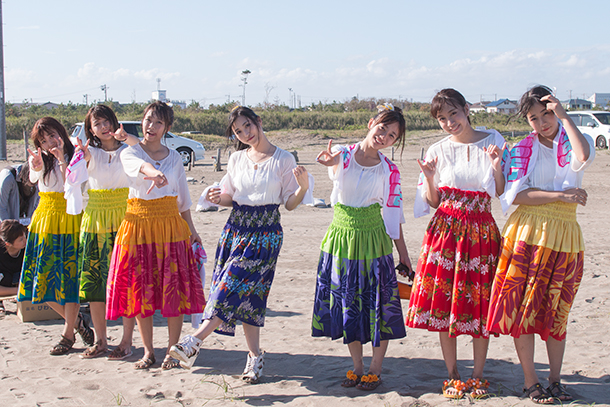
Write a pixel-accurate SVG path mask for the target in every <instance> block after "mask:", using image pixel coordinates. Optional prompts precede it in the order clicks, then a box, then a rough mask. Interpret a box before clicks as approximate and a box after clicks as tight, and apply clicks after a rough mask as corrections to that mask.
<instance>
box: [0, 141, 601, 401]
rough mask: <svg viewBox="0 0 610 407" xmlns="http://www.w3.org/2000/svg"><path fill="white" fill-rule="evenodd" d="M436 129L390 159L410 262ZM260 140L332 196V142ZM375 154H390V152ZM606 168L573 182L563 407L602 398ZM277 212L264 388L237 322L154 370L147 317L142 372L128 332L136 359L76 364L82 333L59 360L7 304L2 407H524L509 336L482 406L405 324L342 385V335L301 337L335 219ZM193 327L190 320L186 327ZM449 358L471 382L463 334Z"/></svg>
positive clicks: (37, 326) (0, 358)
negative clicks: (574, 254)
mask: <svg viewBox="0 0 610 407" xmlns="http://www.w3.org/2000/svg"><path fill="white" fill-rule="evenodd" d="M440 137H442V135H441V134H440V133H425V134H421V135H415V136H410V137H409V138H408V139H407V145H406V146H405V150H404V153H403V154H402V158H401V156H400V153H399V152H396V156H395V163H396V164H397V165H398V166H399V169H400V171H401V174H402V187H403V198H404V208H405V217H406V219H407V223H406V224H405V225H403V228H404V233H405V239H406V243H407V247H408V249H409V254H410V257H411V261H412V263H413V265H415V264H416V262H417V257H418V254H419V249H420V246H421V242H422V238H423V234H424V230H425V228H426V225H427V223H428V222H429V220H430V216H426V217H423V218H419V219H414V218H413V202H414V196H415V186H416V182H417V176H418V172H419V169H418V166H417V163H416V162H415V160H416V158H418V157H419V155H420V151H421V148H427V147H428V146H430V145H431V144H432V143H433V142H434V141H436V140H438V139H439V138H440ZM270 140H271V142H273V143H275V144H276V145H278V146H279V147H281V148H284V149H286V150H289V151H292V150H297V152H298V157H299V160H300V164H302V165H304V166H305V167H306V168H307V170H308V171H309V172H311V173H312V174H313V176H314V178H315V181H316V182H315V189H314V196H315V197H316V198H321V199H324V200H325V201H326V202H329V198H330V191H331V187H332V184H331V181H330V180H329V179H328V175H327V170H326V168H325V167H323V166H321V165H319V164H316V163H315V157H316V155H317V154H318V152H319V151H320V150H322V149H324V148H325V147H326V144H327V143H328V140H327V139H325V138H323V137H321V136H305V135H298V136H294V137H289V136H285V135H284V136H282V135H273V136H272V137H270ZM352 141H355V140H352ZM337 142H345V140H337ZM8 150H9V151H8V164H13V163H17V162H22V161H23V156H24V154H23V146H22V145H21V144H19V145H17V144H9V146H8ZM385 152H386V153H387V154H388V155H390V151H385ZM212 155H214V152H213V151H208V152H207V155H206V159H205V160H204V161H203V162H202V161H199V162H197V164H196V165H195V166H194V167H193V168H192V170H191V171H187V177H192V178H194V181H193V182H191V184H190V192H191V198H192V200H193V207H192V212H193V220H194V222H195V226H196V227H197V231H198V232H199V234H200V236H201V238H202V240H203V243H204V247H205V249H206V251H207V253H208V257H209V262H208V267H207V269H208V273H207V281H206V290H205V292H206V297H207V292H208V288H209V282H210V277H211V271H210V270H211V266H212V264H213V258H214V253H215V250H216V243H217V240H218V238H219V236H220V232H221V229H222V227H223V225H224V223H225V221H226V219H227V217H228V214H229V209H226V208H225V209H221V210H220V211H217V212H195V203H196V202H197V200H198V198H199V195H200V194H201V192H202V191H203V189H204V188H205V187H206V186H207V185H209V184H211V183H213V182H214V181H218V180H220V178H221V177H222V175H223V174H224V172H214V171H213V166H212V158H211V156H212ZM222 162H223V163H225V164H226V162H227V157H226V154H223V157H222ZM609 174H610V153H609V152H608V150H605V151H601V150H598V151H597V156H596V159H595V162H594V163H593V165H592V166H591V167H590V169H589V170H588V171H587V173H586V175H585V178H584V185H583V186H584V188H585V189H586V190H587V191H588V193H589V199H588V203H587V206H586V207H581V206H579V207H578V211H577V215H578V220H579V222H580V225H581V227H582V230H583V234H584V238H585V245H586V251H585V272H584V277H583V280H582V284H581V287H580V291H579V292H578V295H577V296H576V301H575V303H574V306H573V308H572V312H571V314H570V319H569V323H568V336H567V347H566V348H567V350H566V354H565V358H564V365H563V381H564V383H565V384H566V385H567V386H568V389H569V391H570V392H571V394H573V395H574V396H575V398H577V399H578V401H576V402H574V403H572V404H571V405H592V404H595V405H610V339H609V330H610V301H609V299H608V298H609V293H610V278H609V276H610V272H609V271H608V269H607V268H606V265H608V263H609V262H610V255H609V254H608V248H609V246H610V245H609V244H608V242H607V241H606V233H609V231H610V220H609V217H608V214H607V208H608V204H609V202H610V177H609ZM281 213H282V225H283V227H284V244H283V247H282V251H281V254H280V257H279V260H278V264H277V271H276V276H275V280H274V283H273V286H272V289H271V294H270V296H269V302H268V311H267V319H266V323H265V327H264V328H263V329H262V332H261V345H262V347H263V349H264V350H265V351H266V352H267V355H266V358H265V362H266V364H265V371H264V373H265V376H264V378H263V380H262V382H261V383H260V384H258V385H248V384H244V383H243V382H242V381H241V379H240V374H241V372H242V370H243V367H244V365H245V362H246V354H247V348H246V344H245V339H244V336H243V331H242V330H241V327H238V329H237V335H236V336H235V337H228V336H222V335H217V334H213V335H212V336H210V337H209V338H208V339H207V340H206V341H205V342H204V345H203V347H202V350H201V353H200V355H199V358H198V359H197V362H196V363H195V366H193V368H192V369H191V370H184V369H174V370H170V371H163V370H162V369H161V367H160V362H161V361H162V360H163V356H164V354H165V350H166V346H167V328H166V322H165V320H164V319H163V318H162V317H161V316H160V315H159V314H157V315H156V316H155V318H154V321H155V328H154V343H155V348H156V359H157V363H156V364H155V366H154V367H153V368H151V369H150V370H144V371H140V370H134V368H133V363H134V362H135V361H136V360H138V359H139V358H140V357H141V356H142V354H143V348H142V343H141V340H140V336H139V334H138V333H137V332H136V333H134V354H133V356H131V357H130V358H129V359H127V360H125V361H118V362H116V361H108V360H106V358H97V359H92V360H84V359H81V358H80V357H79V354H80V353H81V352H82V351H83V350H84V345H83V344H82V342H80V339H77V342H76V345H75V347H74V349H73V350H72V351H71V352H70V353H69V354H68V355H66V356H50V355H49V350H50V349H51V347H52V346H53V345H54V344H55V343H56V342H57V340H58V339H59V337H60V333H61V330H62V325H63V323H62V321H60V320H51V321H40V322H30V323H22V322H21V321H20V320H19V318H18V317H17V315H16V313H15V312H16V304H15V303H14V302H5V305H6V308H7V311H8V312H7V315H6V317H5V318H4V319H2V320H0V328H1V330H0V405H1V406H58V407H59V406H114V405H122V406H149V405H154V406H165V405H182V406H202V405H206V406H217V405H223V406H224V405H235V406H240V405H250V406H271V405H280V404H289V405H293V406H314V405H316V406H320V405H336V406H339V405H341V406H343V405H350V406H437V405H438V406H442V405H453V406H455V405H460V406H466V405H470V404H476V405H479V406H521V405H524V406H533V405H534V404H533V403H532V402H531V401H530V400H529V399H524V398H521V394H522V392H521V388H522V385H523V373H522V370H521V367H520V366H519V361H518V358H517V354H516V352H515V350H514V346H513V341H512V338H510V337H506V336H502V337H498V338H492V339H491V342H490V346H489V354H488V359H487V364H486V369H485V372H486V378H487V379H488V380H489V381H490V383H491V387H490V389H489V390H490V393H492V394H493V395H494V397H491V398H489V399H487V400H481V401H473V400H470V399H468V398H464V399H462V400H460V401H450V400H447V399H445V398H444V397H443V396H442V394H441V391H440V390H441V386H442V382H443V381H444V380H445V379H446V369H445V365H444V362H443V358H442V355H441V348H440V345H439V341H438V334H436V333H431V332H427V331H423V330H416V329H408V330H407V337H406V338H403V339H401V340H395V341H392V342H390V346H389V349H388V352H387V356H386V359H385V362H384V369H383V374H382V379H383V384H382V386H380V387H379V388H378V389H377V390H376V391H375V392H365V391H361V390H357V389H344V388H342V387H341V386H340V383H341V381H342V380H343V378H344V377H345V373H346V371H347V370H349V369H350V368H351V366H352V364H351V359H350V357H349V353H348V350H347V346H345V345H344V344H343V343H342V341H341V340H338V341H331V340H330V339H328V338H312V337H311V314H312V307H313V298H314V290H315V280H316V269H317V261H318V256H319V247H320V242H321V240H322V238H323V236H324V233H325V232H326V228H327V227H328V225H329V224H330V222H331V219H332V209H331V208H314V207H308V206H304V205H301V206H300V207H298V208H297V209H296V210H294V211H292V212H287V211H286V210H285V209H282V211H281ZM604 213H605V214H606V215H604ZM493 214H494V216H495V218H496V221H497V223H498V227H499V228H500V229H502V227H503V225H504V223H505V222H506V219H507V217H505V216H503V215H502V213H501V210H500V204H499V201H498V200H494V202H493ZM396 258H397V257H396ZM399 278H400V277H399ZM402 304H403V312H404V311H406V309H407V306H408V302H407V301H405V300H403V303H402ZM121 331H122V327H121V324H120V322H115V321H109V327H108V336H109V343H110V345H111V347H114V346H115V345H117V344H118V342H119V340H120V336H121ZM191 331H192V328H191V325H190V317H188V316H187V317H186V318H185V324H184V327H183V334H187V333H190V332H191ZM536 346H537V353H536V368H537V370H538V375H539V378H540V379H542V380H541V381H542V383H543V384H544V385H546V376H547V375H548V363H547V357H546V351H545V348H544V344H543V342H542V341H540V340H539V339H537V342H536ZM370 354H371V351H370V346H368V345H367V346H366V347H365V355H367V358H366V359H365V365H368V363H369V361H370ZM458 358H459V362H458V364H459V368H460V372H461V375H462V377H463V378H468V377H469V375H470V372H471V369H472V346H471V339H470V337H465V336H464V337H460V338H459V339H458ZM326 403H328V404H326Z"/></svg>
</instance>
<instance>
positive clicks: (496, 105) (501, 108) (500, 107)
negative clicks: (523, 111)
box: [485, 99, 517, 114]
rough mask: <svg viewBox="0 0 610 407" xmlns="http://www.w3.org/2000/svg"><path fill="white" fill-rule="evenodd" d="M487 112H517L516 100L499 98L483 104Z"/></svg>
mask: <svg viewBox="0 0 610 407" xmlns="http://www.w3.org/2000/svg"><path fill="white" fill-rule="evenodd" d="M485 110H487V111H488V112H489V113H501V114H514V113H517V102H512V101H510V100H508V99H500V100H496V101H495V102H491V103H488V104H487V105H485Z"/></svg>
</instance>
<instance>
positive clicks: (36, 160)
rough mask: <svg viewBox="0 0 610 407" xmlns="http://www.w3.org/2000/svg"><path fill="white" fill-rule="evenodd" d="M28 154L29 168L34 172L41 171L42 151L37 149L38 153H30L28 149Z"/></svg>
mask: <svg viewBox="0 0 610 407" xmlns="http://www.w3.org/2000/svg"><path fill="white" fill-rule="evenodd" d="M28 153H29V154H30V167H31V168H32V169H33V170H34V171H40V170H41V169H42V150H41V148H40V147H38V151H32V150H30V148H29V147H28Z"/></svg>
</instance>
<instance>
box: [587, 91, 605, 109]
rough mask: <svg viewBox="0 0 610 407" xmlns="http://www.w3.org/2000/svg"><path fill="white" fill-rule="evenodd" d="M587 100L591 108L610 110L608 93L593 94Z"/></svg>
mask: <svg viewBox="0 0 610 407" xmlns="http://www.w3.org/2000/svg"><path fill="white" fill-rule="evenodd" d="M587 100H588V101H589V102H591V104H592V105H593V107H601V108H604V109H608V108H610V93H594V94H593V95H591V96H590V97H589V99H587Z"/></svg>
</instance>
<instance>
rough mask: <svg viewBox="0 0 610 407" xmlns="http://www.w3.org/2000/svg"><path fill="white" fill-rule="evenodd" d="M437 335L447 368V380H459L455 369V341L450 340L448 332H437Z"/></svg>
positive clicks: (453, 339)
mask: <svg viewBox="0 0 610 407" xmlns="http://www.w3.org/2000/svg"><path fill="white" fill-rule="evenodd" d="M438 334H439V338H440V341H441V349H442V351H443V359H444V360H445V366H447V373H448V374H449V379H459V378H460V373H459V372H458V368H457V339H456V338H450V337H449V332H448V331H446V332H439V333H438Z"/></svg>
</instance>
